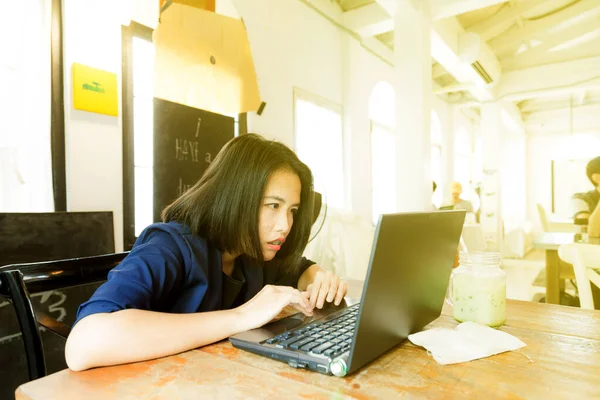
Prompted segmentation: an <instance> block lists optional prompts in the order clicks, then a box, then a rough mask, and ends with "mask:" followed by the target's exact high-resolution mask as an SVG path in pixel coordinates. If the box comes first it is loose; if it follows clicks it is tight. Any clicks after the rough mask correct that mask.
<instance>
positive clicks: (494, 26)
mask: <svg viewBox="0 0 600 400" xmlns="http://www.w3.org/2000/svg"><path fill="white" fill-rule="evenodd" d="M547 3H548V0H532V1H529V2H527V3H524V4H523V3H520V2H517V3H509V4H505V5H504V7H502V9H501V10H500V11H499V12H498V13H496V14H494V15H492V16H491V17H490V18H487V19H485V20H483V21H480V22H478V23H476V24H475V25H472V26H469V27H468V28H467V31H468V32H475V33H477V34H478V35H480V36H481V38H482V39H483V40H485V41H486V42H487V41H488V40H490V39H493V38H495V37H497V36H498V35H500V34H501V33H503V32H505V31H506V30H508V29H509V28H510V27H512V26H514V25H517V24H518V21H519V16H521V15H522V14H525V13H528V12H532V11H533V12H534V13H535V9H536V8H540V7H545V8H547V7H548V4H547ZM521 21H522V20H521Z"/></svg>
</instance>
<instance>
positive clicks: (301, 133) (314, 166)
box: [294, 89, 346, 209]
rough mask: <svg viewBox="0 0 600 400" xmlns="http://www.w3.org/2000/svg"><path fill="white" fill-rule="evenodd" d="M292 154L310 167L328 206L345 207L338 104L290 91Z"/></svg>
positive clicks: (342, 150)
mask: <svg viewBox="0 0 600 400" xmlns="http://www.w3.org/2000/svg"><path fill="white" fill-rule="evenodd" d="M294 121H295V139H296V153H297V154H298V157H299V158H300V159H301V160H302V161H303V162H304V163H306V165H308V166H309V167H310V169H311V170H312V173H313V175H314V177H315V190H316V191H317V192H319V193H321V194H322V195H323V198H324V199H325V201H326V202H327V205H328V206H329V207H333V208H338V209H342V208H345V207H346V196H345V184H344V182H345V181H344V179H345V177H344V143H343V129H342V110H341V107H340V106H338V105H336V104H333V103H330V102H328V101H326V100H323V99H320V98H317V97H316V96H312V95H310V94H307V93H305V92H302V91H299V90H298V89H295V90H294Z"/></svg>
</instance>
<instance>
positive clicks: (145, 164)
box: [131, 37, 154, 237]
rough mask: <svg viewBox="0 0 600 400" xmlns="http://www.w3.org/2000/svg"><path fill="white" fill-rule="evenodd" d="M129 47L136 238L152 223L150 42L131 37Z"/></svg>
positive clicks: (151, 78)
mask: <svg viewBox="0 0 600 400" xmlns="http://www.w3.org/2000/svg"><path fill="white" fill-rule="evenodd" d="M131 49H132V59H133V64H132V69H133V76H132V78H133V171H134V188H135V191H134V199H135V200H134V201H135V236H136V237H137V236H139V234H140V233H141V232H142V230H143V229H144V228H146V227H147V226H148V225H150V224H152V222H153V221H152V217H153V215H152V213H153V201H152V198H153V186H152V179H153V178H152V177H153V173H154V164H153V154H152V153H153V133H154V125H153V122H154V116H153V111H154V110H153V108H154V104H153V100H152V99H153V83H152V82H153V77H152V74H153V71H154V44H152V42H150V41H148V40H146V39H142V38H140V37H133V39H132V45H131Z"/></svg>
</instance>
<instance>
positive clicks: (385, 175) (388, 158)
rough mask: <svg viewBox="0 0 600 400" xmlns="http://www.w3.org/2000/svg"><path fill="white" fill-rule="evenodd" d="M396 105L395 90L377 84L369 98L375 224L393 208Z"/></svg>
mask: <svg viewBox="0 0 600 400" xmlns="http://www.w3.org/2000/svg"><path fill="white" fill-rule="evenodd" d="M395 107H396V93H395V91H394V88H393V87H392V85H390V84H389V83H387V82H379V83H377V84H376V85H375V87H374V88H373V91H372V92H371V97H370V99H369V119H370V120H371V177H372V180H371V181H372V188H373V192H372V198H373V208H372V212H373V222H374V223H377V220H378V219H379V215H380V214H386V213H392V212H394V211H395V210H396V137H395V135H394V126H395V125H396V121H395V115H396V114H395Z"/></svg>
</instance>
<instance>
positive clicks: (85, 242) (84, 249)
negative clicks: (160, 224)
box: [0, 211, 115, 399]
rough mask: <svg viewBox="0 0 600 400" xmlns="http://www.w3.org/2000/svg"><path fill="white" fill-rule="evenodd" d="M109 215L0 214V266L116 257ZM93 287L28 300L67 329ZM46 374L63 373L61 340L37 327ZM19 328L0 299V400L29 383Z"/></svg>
mask: <svg viewBox="0 0 600 400" xmlns="http://www.w3.org/2000/svg"><path fill="white" fill-rule="evenodd" d="M114 237H115V234H114V226H113V213H112V212H110V211H90V212H50V213H0V267H1V266H3V265H8V264H22V263H35V262H42V261H52V260H64V259H71V258H79V257H88V256H97V255H102V254H112V253H115V239H114ZM98 285H99V284H98V283H95V284H87V285H81V286H75V287H71V288H68V289H61V290H53V291H50V292H36V293H34V294H32V295H31V297H32V301H33V304H34V305H35V306H36V307H37V308H38V309H40V310H43V311H44V312H45V313H46V314H48V315H50V316H52V317H53V318H54V319H57V320H60V321H62V322H63V323H65V324H66V325H68V326H70V325H71V324H72V323H73V321H74V319H75V312H76V310H77V307H78V306H79V304H81V303H82V302H84V301H86V300H87V299H88V298H89V297H90V296H91V295H92V293H93V292H94V291H95V290H96V288H97V287H98ZM40 335H41V337H42V342H43V347H44V354H45V361H46V370H47V372H48V373H53V372H56V371H60V370H62V369H64V368H66V362H65V357H64V344H65V341H64V339H62V338H61V337H59V336H58V335H55V334H53V333H52V332H50V331H49V330H47V329H45V328H41V330H40ZM21 336H22V335H21V328H20V326H19V322H18V319H17V316H16V314H15V311H14V307H12V306H11V305H10V303H9V302H8V300H6V299H4V298H3V297H2V296H0V376H1V377H2V378H1V379H0V380H1V381H2V385H0V399H5V398H13V397H14V390H15V389H16V388H17V387H18V386H19V385H20V384H22V383H25V382H27V381H28V380H29V376H28V373H27V370H28V367H27V357H26V355H25V352H24V351H23V346H24V343H23V340H22V337H21Z"/></svg>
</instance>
